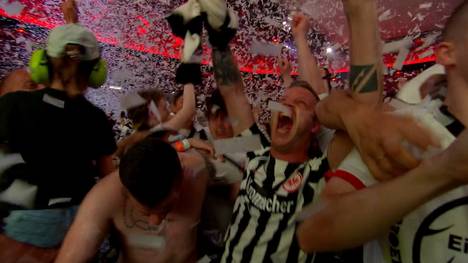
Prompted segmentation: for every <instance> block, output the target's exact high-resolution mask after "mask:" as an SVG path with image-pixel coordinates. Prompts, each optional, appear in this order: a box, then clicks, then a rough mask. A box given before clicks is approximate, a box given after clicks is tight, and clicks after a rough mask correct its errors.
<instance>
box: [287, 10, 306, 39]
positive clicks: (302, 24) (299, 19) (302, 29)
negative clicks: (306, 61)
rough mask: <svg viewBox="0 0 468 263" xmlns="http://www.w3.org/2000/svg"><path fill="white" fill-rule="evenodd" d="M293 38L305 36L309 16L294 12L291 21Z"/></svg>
mask: <svg viewBox="0 0 468 263" xmlns="http://www.w3.org/2000/svg"><path fill="white" fill-rule="evenodd" d="M291 29H292V34H293V36H294V38H297V37H305V36H306V35H307V32H308V31H309V18H308V17H307V16H305V15H304V14H303V13H296V14H295V15H294V17H293V20H292V23H291Z"/></svg>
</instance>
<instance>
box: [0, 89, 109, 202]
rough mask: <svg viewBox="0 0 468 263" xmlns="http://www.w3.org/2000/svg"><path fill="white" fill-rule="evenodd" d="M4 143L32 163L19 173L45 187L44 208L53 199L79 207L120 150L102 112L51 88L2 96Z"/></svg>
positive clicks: (0, 130) (0, 114)
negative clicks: (106, 161)
mask: <svg viewBox="0 0 468 263" xmlns="http://www.w3.org/2000/svg"><path fill="white" fill-rule="evenodd" d="M0 143H5V144H6V145H7V146H8V147H9V149H10V151H11V152H17V153H21V155H22V157H23V159H24V160H25V162H26V165H23V166H22V167H21V168H20V169H18V170H21V173H22V174H23V175H24V174H26V175H27V178H26V179H27V181H29V182H30V183H32V184H36V185H38V186H39V192H38V196H37V206H38V207H47V206H48V202H49V199H51V198H69V197H72V198H73V201H72V202H73V203H79V202H80V201H81V200H82V198H83V197H84V196H85V195H86V193H87V192H88V191H89V190H90V189H91V187H92V186H93V185H94V177H96V176H98V169H97V166H96V161H97V160H98V159H99V158H100V157H102V156H105V155H110V154H112V153H113V152H114V151H115V150H116V144H115V141H114V136H113V132H112V127H111V126H110V124H109V122H108V121H107V117H106V115H105V113H104V112H103V111H102V110H100V109H98V108H97V107H96V106H94V105H93V104H91V103H90V102H89V101H88V100H86V99H85V98H84V97H83V96H78V97H74V98H69V97H67V96H66V94H65V93H64V92H63V91H59V90H54V89H51V88H46V89H43V90H39V91H34V92H15V93H9V94H6V95H5V96H2V97H0Z"/></svg>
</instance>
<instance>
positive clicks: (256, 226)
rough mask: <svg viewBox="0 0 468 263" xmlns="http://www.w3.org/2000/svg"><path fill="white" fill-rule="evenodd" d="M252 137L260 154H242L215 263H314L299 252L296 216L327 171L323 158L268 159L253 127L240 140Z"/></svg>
mask: <svg viewBox="0 0 468 263" xmlns="http://www.w3.org/2000/svg"><path fill="white" fill-rule="evenodd" d="M252 134H259V135H260V136H261V137H262V140H261V141H262V145H263V146H264V148H263V149H262V150H259V151H256V152H250V153H248V154H247V156H248V165H247V167H246V172H245V175H244V178H243V181H242V183H241V188H240V192H239V196H238V197H237V199H236V203H235V206H234V213H233V216H232V219H231V225H230V227H229V229H228V232H227V233H226V244H225V249H224V253H223V256H222V260H221V262H227V263H230V262H314V258H315V255H314V254H306V253H305V252H303V251H301V250H300V248H299V245H298V242H297V239H296V236H295V232H296V227H297V222H296V215H297V213H298V212H299V211H301V210H302V208H303V207H304V206H305V205H307V204H310V203H312V202H314V201H316V200H317V197H318V194H319V192H320V189H321V188H322V187H323V185H324V184H325V181H324V179H323V178H324V177H323V175H324V174H325V172H326V171H327V170H328V168H329V167H328V162H327V159H326V156H325V155H323V154H320V155H319V157H316V158H312V159H309V160H308V161H307V162H304V163H299V164H294V163H288V162H285V161H282V160H278V159H275V158H273V157H272V156H271V155H270V147H269V145H270V144H269V142H268V140H266V138H265V137H264V136H262V134H261V132H260V130H259V129H258V127H257V126H256V125H254V126H252V127H251V128H250V129H249V130H247V131H245V132H244V133H243V134H242V135H244V136H249V135H252ZM315 262H316V261H315Z"/></svg>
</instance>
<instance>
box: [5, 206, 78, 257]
mask: <svg viewBox="0 0 468 263" xmlns="http://www.w3.org/2000/svg"><path fill="white" fill-rule="evenodd" d="M77 210H78V206H73V207H70V208H64V209H44V210H13V211H11V212H10V215H9V216H8V217H6V218H5V219H4V222H5V229H4V234H5V235H6V236H8V237H9V238H11V239H14V240H16V241H18V242H23V243H27V244H31V245H34V246H37V247H42V248H52V247H56V246H58V245H60V243H62V241H63V239H64V238H65V235H66V234H67V231H68V228H69V227H70V225H71V224H72V222H73V218H74V217H75V215H76V212H77Z"/></svg>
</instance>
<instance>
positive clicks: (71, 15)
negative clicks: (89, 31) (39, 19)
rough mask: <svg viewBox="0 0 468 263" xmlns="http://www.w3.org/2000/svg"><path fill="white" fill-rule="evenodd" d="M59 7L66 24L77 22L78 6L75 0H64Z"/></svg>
mask: <svg viewBox="0 0 468 263" xmlns="http://www.w3.org/2000/svg"><path fill="white" fill-rule="evenodd" d="M61 9H62V13H63V18H64V19H65V22H66V23H67V24H73V23H78V8H77V7H76V2H75V0H64V1H63V3H62V5H61Z"/></svg>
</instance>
